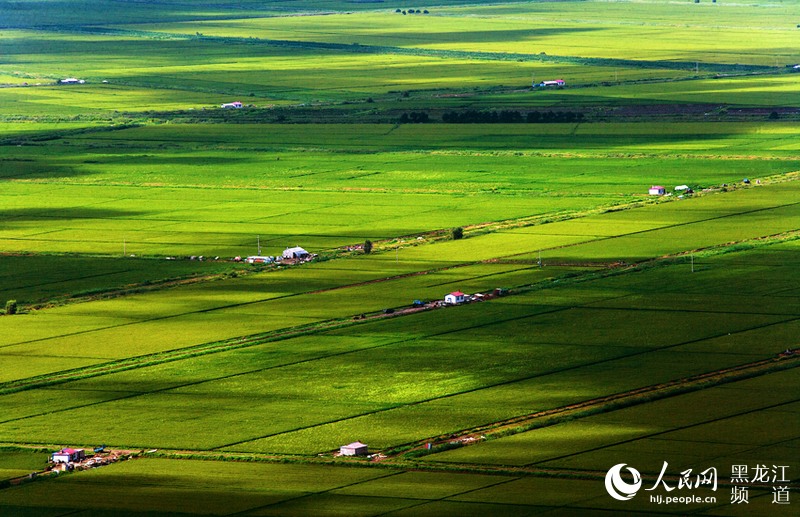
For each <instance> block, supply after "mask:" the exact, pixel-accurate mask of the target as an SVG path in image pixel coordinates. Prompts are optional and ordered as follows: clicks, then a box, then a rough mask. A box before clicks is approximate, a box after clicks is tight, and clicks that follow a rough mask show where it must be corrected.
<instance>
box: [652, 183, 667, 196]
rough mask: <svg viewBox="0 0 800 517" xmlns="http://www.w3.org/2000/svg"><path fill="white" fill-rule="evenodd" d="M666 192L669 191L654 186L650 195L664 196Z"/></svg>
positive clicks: (659, 186)
mask: <svg viewBox="0 0 800 517" xmlns="http://www.w3.org/2000/svg"><path fill="white" fill-rule="evenodd" d="M666 192H667V189H665V188H664V187H662V186H661V185H653V186H652V187H650V190H649V191H648V193H649V194H650V195H651V196H663V195H664V194H665V193H666Z"/></svg>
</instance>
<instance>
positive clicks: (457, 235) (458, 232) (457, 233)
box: [450, 226, 464, 241]
mask: <svg viewBox="0 0 800 517" xmlns="http://www.w3.org/2000/svg"><path fill="white" fill-rule="evenodd" d="M450 237H452V238H453V240H454V241H457V240H458V239H461V238H463V237H464V228H462V227H460V226H457V227H455V228H453V229H452V230H450Z"/></svg>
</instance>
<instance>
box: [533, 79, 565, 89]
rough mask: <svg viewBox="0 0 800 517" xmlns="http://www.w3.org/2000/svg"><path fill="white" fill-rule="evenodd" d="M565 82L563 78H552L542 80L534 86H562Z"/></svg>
mask: <svg viewBox="0 0 800 517" xmlns="http://www.w3.org/2000/svg"><path fill="white" fill-rule="evenodd" d="M565 84H566V83H565V82H564V79H554V80H552V81H542V82H540V83H539V84H537V85H536V86H538V87H539V88H563V87H564V85H565Z"/></svg>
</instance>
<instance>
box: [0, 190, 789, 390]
mask: <svg viewBox="0 0 800 517" xmlns="http://www.w3.org/2000/svg"><path fill="white" fill-rule="evenodd" d="M795 187H796V185H795V183H794V182H788V183H783V184H778V185H775V186H762V187H759V188H751V189H747V190H741V191H737V192H732V193H727V194H724V195H717V196H708V197H704V198H698V199H694V200H685V201H681V202H677V203H667V204H659V205H657V206H653V207H650V208H646V209H640V210H635V211H628V212H617V213H612V214H606V215H605V216H595V217H594V218H587V219H584V220H583V221H577V222H573V221H565V222H561V223H552V226H551V228H550V230H553V228H556V230H554V231H551V232H549V233H551V234H550V235H547V234H541V235H540V234H537V231H536V229H537V227H532V228H527V229H521V230H510V231H507V232H502V233H495V234H489V235H485V236H481V237H476V238H472V239H464V240H460V241H448V242H443V243H439V244H435V245H433V246H417V247H412V248H407V249H403V250H401V251H398V252H395V253H391V252H390V253H384V254H377V255H374V256H372V257H363V256H362V257H354V258H353V259H350V260H340V261H332V262H327V263H322V264H318V265H315V266H313V267H308V266H307V267H303V268H299V269H294V270H291V271H281V272H275V273H267V274H264V275H258V276H252V277H248V278H244V279H242V278H240V279H230V280H226V281H224V282H222V281H221V282H215V283H213V284H210V285H208V286H190V287H184V288H176V289H173V290H170V291H168V292H164V293H160V292H154V293H149V294H143V295H137V296H131V297H128V298H125V299H117V300H109V301H102V302H92V303H87V304H81V305H78V306H70V307H62V308H58V309H53V310H48V311H46V312H44V313H41V314H36V315H35V316H32V315H31V316H24V315H23V316H20V317H15V318H13V319H12V318H7V319H5V318H4V319H3V320H0V327H6V326H8V327H7V328H8V331H7V332H4V333H3V336H4V337H3V341H2V343H3V345H5V347H6V348H5V349H4V353H6V354H10V355H13V356H19V355H22V356H31V355H33V356H36V355H44V356H45V357H42V358H41V359H37V360H33V359H32V360H31V361H30V362H29V363H28V367H27V368H25V369H23V370H11V371H9V372H8V374H11V375H13V376H14V377H13V378H18V377H16V376H17V375H19V374H20V373H22V372H26V373H25V374H23V376H29V375H35V374H36V373H45V372H47V371H48V369H50V368H52V364H53V362H52V360H51V359H48V358H47V357H46V356H47V355H48V354H49V355H54V354H53V350H58V353H57V354H55V355H59V356H63V357H68V358H73V359H79V360H80V361H81V362H84V361H89V362H91V361H94V362H101V361H104V360H111V359H119V358H123V357H129V356H131V355H139V354H143V353H152V352H157V351H163V350H172V349H177V348H181V347H186V346H191V345H194V344H199V343H204V342H209V341H215V340H218V339H226V338H229V337H235V336H239V335H244V334H253V333H259V332H266V331H271V330H277V329H280V328H285V327H288V326H293V325H297V324H300V323H310V322H314V321H320V320H326V319H330V318H339V317H348V316H352V315H354V314H360V313H363V312H370V311H377V310H380V309H382V308H385V307H397V306H401V305H406V304H409V303H410V302H411V300H413V299H418V298H422V297H425V298H433V297H436V296H437V293H438V296H442V295H443V294H444V293H445V292H449V291H451V290H455V289H457V288H458V286H459V282H458V279H459V277H460V278H463V279H470V278H473V279H474V281H469V282H467V283H466V284H465V285H469V286H471V287H474V288H476V289H477V288H481V287H482V288H483V289H492V288H494V287H498V285H499V286H503V283H505V284H506V285H508V283H512V284H516V285H519V284H524V283H531V282H533V281H536V280H539V279H541V278H543V277H544V278H546V277H547V276H549V275H557V274H560V273H563V271H559V270H553V271H551V270H549V269H547V266H548V265H550V264H553V263H554V262H560V261H567V262H570V263H574V264H577V265H579V266H580V265H581V264H584V263H586V261H589V263H590V264H591V263H595V262H596V261H617V260H628V261H631V260H640V259H642V258H650V257H654V256H657V255H660V254H665V253H676V252H682V251H687V250H691V249H693V248H695V247H698V246H710V245H719V244H724V243H726V242H729V241H731V240H743V239H751V238H754V237H761V236H765V235H773V234H777V233H779V232H782V231H786V230H788V229H794V228H797V224H796V223H797V221H796V213H797V209H796V207H795V205H793V204H792V200H793V199H794V193H795ZM604 217H607V218H608V220H605V222H606V223H610V224H612V225H613V226H614V227H618V228H619V230H618V233H616V234H615V235H612V236H605V237H599V236H598V235H602V232H600V231H598V232H596V233H597V235H591V234H590V235H587V230H586V223H587V222H594V221H597V224H601V225H602V223H603V221H604V219H603V218H604ZM620 220H622V221H629V222H630V221H635V222H636V223H637V224H636V225H635V226H633V227H631V226H630V225H629V224H627V225H626V224H619V222H615V221H620ZM642 223H646V224H647V225H649V226H647V227H645V228H643V227H642V226H641V224H642ZM571 224H578V225H579V226H578V229H577V230H576V231H573V230H571V229H570V225H571ZM548 226H549V225H548ZM643 230H649V231H643ZM553 234H554V235H553ZM539 250H541V256H542V260H543V262H544V264H545V266H546V267H545V269H544V271H543V272H540V271H537V270H535V269H533V270H532V269H530V266H531V265H532V261H535V260H538V256H539ZM498 257H520V258H527V259H528V260H529V262H528V263H523V264H521V265H520V268H519V269H518V270H515V269H514V268H511V270H510V271H509V273H511V275H512V276H510V277H508V278H503V276H502V273H504V272H505V271H506V270H505V269H503V268H500V269H499V270H498V269H495V270H492V269H491V268H488V270H486V269H485V270H484V271H475V272H471V271H470V270H463V271H458V270H456V271H454V274H451V273H447V274H445V275H444V276H442V277H441V278H436V277H430V278H428V277H427V276H426V277H425V278H424V279H423V277H418V278H413V277H412V278H398V279H395V280H392V281H389V282H382V283H379V284H367V285H358V284H359V283H362V282H366V281H372V280H378V279H381V278H385V277H386V276H389V275H393V274H398V273H411V272H420V271H428V270H431V269H437V268H440V267H443V266H451V265H455V264H463V263H469V262H473V261H476V260H487V259H493V258H498ZM698 266H700V263H698ZM683 267H684V268H686V266H683ZM703 267H705V266H703ZM526 271H529V272H530V274H528V273H526ZM494 273H501V275H500V276H499V277H495V276H493V275H494ZM487 275H490V276H487ZM503 280H505V281H503ZM501 281H503V283H500V282H501ZM346 286H349V287H347V288H346V289H340V290H334V291H327V292H321V293H316V294H315V293H314V291H319V290H320V289H324V288H330V287H346ZM440 289H441V291H440ZM298 295H299V296H298ZM212 320H213V321H215V322H218V323H216V324H214V325H209V321H212ZM121 331H122V332H121ZM86 342H93V343H96V345H94V346H92V347H88V348H87V347H86V345H85V343H86ZM73 359H71V360H73ZM34 370H36V371H34Z"/></svg>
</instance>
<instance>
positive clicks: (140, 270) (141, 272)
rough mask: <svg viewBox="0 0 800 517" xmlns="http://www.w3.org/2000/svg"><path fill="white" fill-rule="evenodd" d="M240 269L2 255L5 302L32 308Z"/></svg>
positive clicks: (201, 264)
mask: <svg viewBox="0 0 800 517" xmlns="http://www.w3.org/2000/svg"><path fill="white" fill-rule="evenodd" d="M120 245H122V243H120ZM121 255H122V250H121V249H120V256H121ZM211 258H212V259H213V257H211ZM226 259H227V257H226ZM223 260H224V259H223ZM237 267H241V266H235V265H233V264H231V263H228V262H224V261H223V262H216V261H214V262H209V261H204V262H200V261H198V260H195V261H191V260H188V258H186V257H180V260H169V261H168V260H163V259H162V260H136V259H132V258H130V257H128V258H127V259H124V260H123V259H120V258H117V259H114V258H109V257H69V256H60V255H50V256H48V255H28V256H13V255H6V256H0V285H2V289H0V300H17V302H19V303H20V304H32V303H43V302H52V301H66V300H69V299H70V298H76V297H84V296H102V295H104V294H113V293H114V292H115V291H117V290H125V291H129V290H137V289H143V288H144V289H146V288H148V287H149V286H153V285H154V284H159V283H162V282H165V281H170V280H180V279H188V278H192V277H197V276H201V275H215V274H222V273H227V272H232V271H234V270H235V269H236V268H237Z"/></svg>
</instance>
